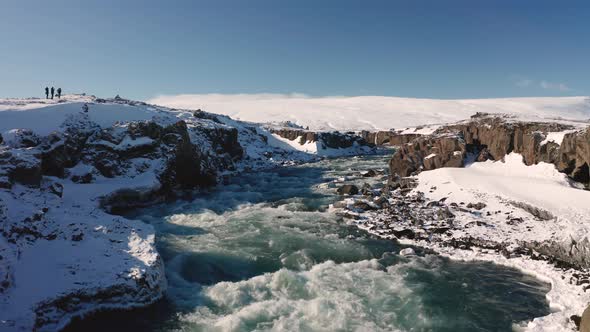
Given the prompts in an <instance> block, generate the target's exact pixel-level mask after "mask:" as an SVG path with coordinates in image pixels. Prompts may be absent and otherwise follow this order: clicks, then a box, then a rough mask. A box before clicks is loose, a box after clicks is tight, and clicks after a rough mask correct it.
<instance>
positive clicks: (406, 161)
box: [389, 134, 466, 177]
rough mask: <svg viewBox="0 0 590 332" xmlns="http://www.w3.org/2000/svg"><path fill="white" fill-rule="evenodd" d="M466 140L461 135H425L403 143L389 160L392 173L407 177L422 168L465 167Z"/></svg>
mask: <svg viewBox="0 0 590 332" xmlns="http://www.w3.org/2000/svg"><path fill="white" fill-rule="evenodd" d="M465 153H466V146H465V141H464V140H463V138H462V137H461V136H459V135H452V134H444V135H438V136H436V137H431V136H423V137H419V138H416V139H415V140H414V141H412V142H411V143H407V144H405V145H402V146H401V147H400V148H399V150H397V151H396V153H395V154H394V155H393V157H392V158H391V160H390V162H389V170H390V174H398V175H400V176H403V177H406V176H410V175H412V174H414V173H415V172H417V171H421V170H431V169H435V168H440V167H463V160H464V159H465Z"/></svg>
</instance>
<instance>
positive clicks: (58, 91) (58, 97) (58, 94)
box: [57, 88, 61, 99]
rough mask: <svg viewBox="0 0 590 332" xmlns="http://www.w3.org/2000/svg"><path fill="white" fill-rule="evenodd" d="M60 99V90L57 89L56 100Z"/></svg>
mask: <svg viewBox="0 0 590 332" xmlns="http://www.w3.org/2000/svg"><path fill="white" fill-rule="evenodd" d="M60 98H61V88H57V99H60Z"/></svg>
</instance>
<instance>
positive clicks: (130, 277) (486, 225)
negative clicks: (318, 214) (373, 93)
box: [0, 96, 590, 331]
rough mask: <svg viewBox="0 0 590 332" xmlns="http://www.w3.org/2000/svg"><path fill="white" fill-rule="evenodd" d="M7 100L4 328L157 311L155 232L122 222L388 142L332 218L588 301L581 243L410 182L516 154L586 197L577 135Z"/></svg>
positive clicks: (485, 118) (563, 129)
mask: <svg viewBox="0 0 590 332" xmlns="http://www.w3.org/2000/svg"><path fill="white" fill-rule="evenodd" d="M8 103H13V104H10V107H13V108H15V109H18V107H21V106H22V105H25V106H26V107H31V106H30V104H35V103H37V105H35V107H33V108H32V110H17V111H14V112H15V114H10V115H11V116H13V117H17V116H22V115H23V114H30V115H31V118H30V119H29V121H30V122H26V123H27V124H30V127H32V128H19V127H15V125H11V124H10V123H9V124H6V125H5V126H6V128H11V129H9V130H1V131H0V132H1V133H2V135H1V136H0V231H1V235H2V236H1V237H0V295H2V296H1V297H2V300H1V301H0V309H1V310H0V312H2V315H1V316H0V319H1V320H2V323H1V324H0V330H7V331H11V330H15V329H24V330H30V329H34V330H40V331H43V330H55V329H60V328H62V327H63V326H65V325H66V324H67V323H68V322H69V321H70V320H71V319H72V318H73V317H77V316H83V315H86V314H88V313H91V312H95V311H96V310H100V309H113V308H127V309H128V308H132V307H140V306H145V305H147V304H150V303H153V302H154V301H156V300H158V299H159V298H161V297H162V296H163V294H164V292H165V291H166V289H167V280H166V276H165V273H164V264H163V261H162V257H161V256H160V253H159V252H158V250H156V247H155V230H154V228H153V227H152V225H150V224H146V223H143V222H141V221H138V220H132V219H129V218H126V217H123V216H122V214H124V213H125V212H127V211H129V210H132V209H136V208H141V207H147V206H152V205H154V204H158V203H162V202H165V201H170V200H176V199H186V198H191V197H193V196H194V195H195V193H197V192H205V191H207V190H209V189H210V188H212V187H214V186H216V185H217V184H223V183H226V182H230V181H229V180H230V179H231V178H232V177H233V176H234V175H236V174H238V173H242V172H248V171H261V170H265V169H270V168H273V167H277V166H285V165H293V164H298V163H304V162H309V161H317V160H319V159H320V158H321V157H323V156H327V157H333V156H342V155H348V156H355V155H359V154H366V153H372V152H374V151H375V150H374V147H375V146H384V145H388V146H393V147H394V149H395V150H394V153H393V155H392V157H391V159H390V161H389V175H388V174H387V172H385V171H383V170H380V169H369V170H365V171H362V172H356V173H355V174H353V175H352V176H351V178H358V179H367V181H368V180H369V179H371V180H372V182H375V180H377V185H369V184H367V185H362V186H356V185H353V184H348V183H345V182H346V179H347V177H345V179H344V181H343V182H344V183H343V184H342V185H341V186H339V187H338V188H334V190H335V191H336V192H337V193H338V194H339V195H342V197H343V198H344V200H343V201H341V202H336V203H334V204H333V206H332V207H333V208H334V209H336V210H337V211H338V214H339V215H341V216H342V217H343V218H344V219H346V220H350V222H351V223H353V224H354V225H356V226H358V227H359V228H362V229H365V230H367V231H368V232H370V233H373V234H376V235H378V236H380V237H382V238H387V239H397V240H398V241H406V240H408V241H412V243H414V244H418V245H420V246H423V247H425V248H431V249H433V250H435V251H437V252H445V248H448V249H449V250H451V249H452V250H458V251H469V250H482V251H485V252H489V253H490V255H495V256H500V257H505V258H506V259H511V258H518V257H529V258H531V259H534V260H538V261H540V262H548V263H549V264H551V265H552V266H555V267H556V268H558V269H561V270H562V271H569V272H563V274H562V275H563V276H567V278H568V282H570V283H572V284H575V285H577V286H580V287H581V289H583V290H584V291H585V290H586V289H587V287H586V285H587V284H588V280H590V274H588V273H587V272H586V271H587V268H588V267H589V266H588V265H589V261H588V257H589V256H588V253H589V250H590V249H589V248H590V246H589V245H588V243H589V242H588V239H587V238H585V237H584V236H572V237H569V238H567V237H552V236H547V235H546V234H545V233H543V234H541V233H539V232H540V231H539V229H543V228H547V227H549V228H551V227H555V226H556V225H559V223H560V222H562V220H561V219H559V218H560V215H559V214H557V213H555V212H554V211H552V210H551V211H550V209H546V208H545V207H544V206H538V205H535V204H531V203H527V202H526V201H521V200H509V199H506V198H498V197H497V196H485V195H482V194H479V193H478V194H477V195H474V196H473V198H472V199H469V200H467V199H463V198H462V200H459V199H458V198H454V197H450V196H449V194H448V193H449V192H450V191H451V190H447V189H442V187H443V186H444V185H445V183H446V182H444V183H440V184H438V183H437V184H436V185H433V184H431V182H432V181H430V180H429V179H428V178H421V176H425V175H428V174H431V173H430V172H423V171H433V170H439V169H443V168H461V167H465V166H469V165H472V164H473V163H481V164H482V165H484V164H485V165H487V163H486V161H487V162H491V161H500V160H503V159H506V161H507V162H510V161H513V159H514V157H513V156H514V153H518V154H519V155H521V156H522V161H523V163H524V164H525V165H536V164H539V163H541V164H551V165H554V166H555V167H556V169H557V170H558V171H559V172H562V173H563V174H566V175H567V176H568V177H569V179H570V180H571V181H572V183H579V184H581V186H586V187H587V186H588V182H589V178H590V176H589V175H588V161H589V151H590V150H589V147H588V144H589V139H588V129H587V128H583V126H582V124H581V123H573V122H567V121H557V122H531V121H522V120H518V119H513V118H511V117H509V116H505V115H490V114H477V115H475V116H474V117H472V119H470V120H466V121H462V122H459V123H454V124H448V125H441V126H436V127H435V128H433V129H430V128H428V129H427V130H425V129H423V128H416V129H414V130H400V131H394V130H391V131H375V132H368V131H364V132H344V133H341V132H322V131H312V130H308V129H304V128H303V127H300V126H296V125H293V124H288V123H285V124H282V125H277V124H274V125H260V124H255V123H247V122H242V121H236V120H233V119H231V118H229V117H227V116H221V115H216V114H212V113H207V112H204V111H201V110H197V111H192V110H178V109H169V108H165V107H160V106H156V105H150V104H146V103H143V102H137V101H132V100H127V99H123V98H119V97H117V98H112V99H101V98H96V97H93V96H70V97H69V98H68V99H66V101H63V102H55V103H53V102H50V103H49V104H44V103H42V102H40V101H28V102H26V103H23V102H22V101H9V102H8ZM4 112H7V111H4ZM16 112H21V113H16ZM5 114H7V113H3V114H2V115H5ZM35 118H39V119H41V120H40V121H39V120H35ZM4 119H5V120H9V119H10V118H9V117H8V116H7V117H5V118H4ZM44 120H45V121H47V123H42V122H43V121H44ZM22 121H23V120H22V119H20V120H19V122H18V123H19V124H22V123H25V122H22ZM5 123H6V122H5ZM429 131H431V132H429ZM552 167H553V166H552ZM466 170H468V169H466ZM429 181H430V182H429ZM453 190H455V189H453ZM455 191H456V190H455ZM447 196H449V197H447ZM500 224H501V225H502V227H496V226H495V225H500ZM551 230H553V229H551ZM554 233H556V232H554ZM522 234H528V235H526V236H522ZM582 235H583V234H582ZM48 256H51V257H55V259H52V260H46V259H44V257H48ZM572 271H573V272H572ZM45 280H52V283H55V284H54V285H51V286H49V285H47V284H46V281H45ZM560 290H561V288H559V287H557V288H555V290H554V292H558V291H560ZM566 309H567V310H562V311H563V312H565V313H571V312H572V308H566ZM576 314H578V315H581V311H579V312H576ZM572 322H573V320H572Z"/></svg>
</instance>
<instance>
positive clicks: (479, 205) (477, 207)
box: [467, 202, 487, 210]
mask: <svg viewBox="0 0 590 332" xmlns="http://www.w3.org/2000/svg"><path fill="white" fill-rule="evenodd" d="M486 206H487V205H486V203H482V202H479V203H475V204H474V203H469V204H467V208H468V209H475V210H481V209H483V208H485V207H486Z"/></svg>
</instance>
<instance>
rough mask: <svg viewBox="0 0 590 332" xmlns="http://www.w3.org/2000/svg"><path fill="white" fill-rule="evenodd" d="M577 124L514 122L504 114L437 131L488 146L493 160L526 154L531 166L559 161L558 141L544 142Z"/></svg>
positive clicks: (475, 145) (488, 151)
mask: <svg viewBox="0 0 590 332" xmlns="http://www.w3.org/2000/svg"><path fill="white" fill-rule="evenodd" d="M572 128H573V127H571V126H569V125H564V124H560V123H553V122H513V121H509V120H507V119H505V118H502V117H494V116H484V117H476V118H474V119H473V120H471V121H468V122H466V123H460V124H456V125H450V126H445V127H442V128H440V129H439V130H437V132H436V133H435V134H437V133H441V132H442V133H444V132H451V133H457V134H460V135H462V137H463V139H464V140H465V144H468V145H470V146H473V147H474V148H477V149H478V150H481V149H482V148H485V149H486V152H487V155H488V158H489V159H492V160H500V159H502V158H503V157H504V156H505V155H507V154H509V153H511V152H516V153H520V154H522V155H523V158H524V162H525V163H526V164H527V165H532V164H536V163H538V162H541V161H544V162H549V163H553V162H555V160H556V158H557V156H558V153H557V149H556V148H557V147H558V146H559V145H558V144H555V143H549V144H544V145H541V144H540V143H541V142H542V141H543V140H544V139H545V137H546V134H547V133H549V132H561V131H565V130H568V129H572Z"/></svg>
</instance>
